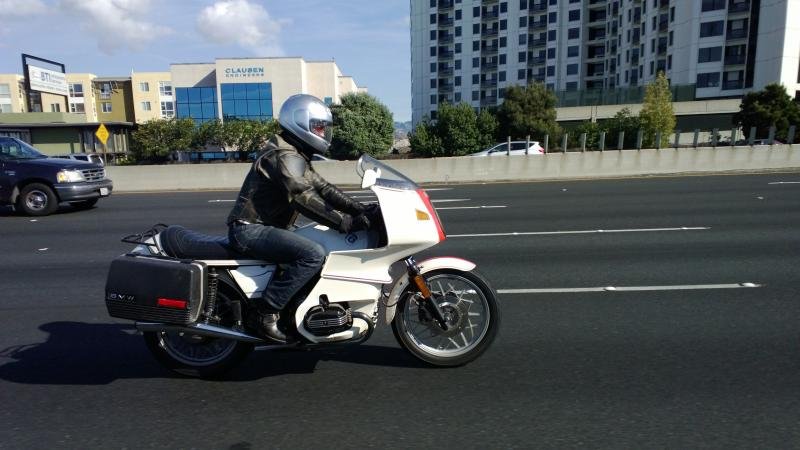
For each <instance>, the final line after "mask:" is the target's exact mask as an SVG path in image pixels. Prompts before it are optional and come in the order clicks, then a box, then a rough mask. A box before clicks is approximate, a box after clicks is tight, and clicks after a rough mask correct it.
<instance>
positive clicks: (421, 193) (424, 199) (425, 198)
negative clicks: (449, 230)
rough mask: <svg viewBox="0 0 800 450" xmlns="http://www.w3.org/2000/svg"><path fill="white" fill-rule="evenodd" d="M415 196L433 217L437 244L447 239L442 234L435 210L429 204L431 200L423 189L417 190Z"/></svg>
mask: <svg viewBox="0 0 800 450" xmlns="http://www.w3.org/2000/svg"><path fill="white" fill-rule="evenodd" d="M417 194H419V198H421V199H422V203H424V204H425V208H427V209H428V213H430V215H431V216H432V217H433V223H434V224H435V225H436V231H437V232H438V233H439V242H442V241H443V240H445V239H447V235H445V234H444V227H442V221H441V220H439V214H437V213H436V209H435V208H434V207H433V205H432V204H431V199H430V197H428V193H427V192H425V189H418V190H417Z"/></svg>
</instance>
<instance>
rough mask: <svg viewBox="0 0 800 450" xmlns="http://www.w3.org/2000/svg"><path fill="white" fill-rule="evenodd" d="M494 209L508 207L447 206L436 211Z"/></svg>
mask: <svg viewBox="0 0 800 450" xmlns="http://www.w3.org/2000/svg"><path fill="white" fill-rule="evenodd" d="M494 208H506V206H505V205H481V206H447V207H443V208H436V210H437V211H441V210H443V209H494Z"/></svg>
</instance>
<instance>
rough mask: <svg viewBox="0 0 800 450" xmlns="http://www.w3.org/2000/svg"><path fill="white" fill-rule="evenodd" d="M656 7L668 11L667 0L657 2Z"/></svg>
mask: <svg viewBox="0 0 800 450" xmlns="http://www.w3.org/2000/svg"><path fill="white" fill-rule="evenodd" d="M658 7H659V8H660V9H669V0H659V2H658Z"/></svg>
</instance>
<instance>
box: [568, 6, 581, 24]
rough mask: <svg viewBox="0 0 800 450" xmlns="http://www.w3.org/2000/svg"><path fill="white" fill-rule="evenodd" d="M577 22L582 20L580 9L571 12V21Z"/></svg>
mask: <svg viewBox="0 0 800 450" xmlns="http://www.w3.org/2000/svg"><path fill="white" fill-rule="evenodd" d="M576 20H581V10H580V9H573V10H570V12H569V21H570V22H574V21H576Z"/></svg>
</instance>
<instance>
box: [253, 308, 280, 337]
mask: <svg viewBox="0 0 800 450" xmlns="http://www.w3.org/2000/svg"><path fill="white" fill-rule="evenodd" d="M247 319H248V320H247V322H248V325H250V327H251V328H253V329H254V330H255V331H256V332H257V333H258V335H259V336H260V337H262V338H264V339H266V340H268V341H274V342H276V343H278V344H285V343H286V334H285V333H284V332H283V331H281V330H280V328H278V319H280V315H279V311H264V310H262V311H256V310H252V311H250V314H248V315H247Z"/></svg>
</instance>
